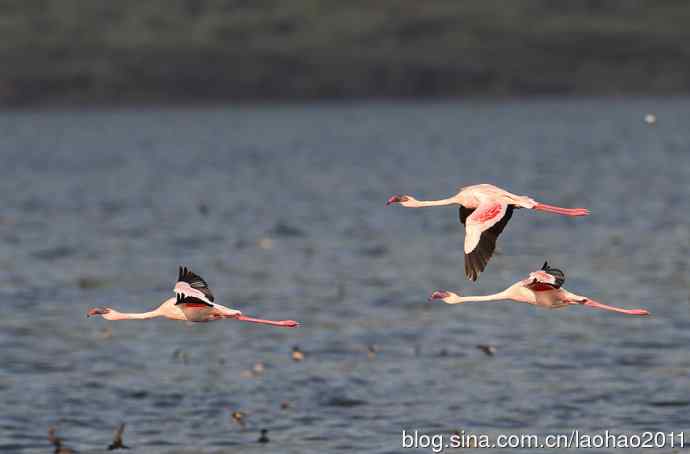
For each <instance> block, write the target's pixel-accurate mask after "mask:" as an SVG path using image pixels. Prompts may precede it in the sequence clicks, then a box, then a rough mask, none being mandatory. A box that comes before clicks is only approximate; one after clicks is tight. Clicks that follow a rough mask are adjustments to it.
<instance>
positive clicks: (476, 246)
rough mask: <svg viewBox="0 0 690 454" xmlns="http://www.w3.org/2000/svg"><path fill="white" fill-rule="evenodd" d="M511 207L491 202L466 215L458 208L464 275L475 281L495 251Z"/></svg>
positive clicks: (510, 214)
mask: <svg viewBox="0 0 690 454" xmlns="http://www.w3.org/2000/svg"><path fill="white" fill-rule="evenodd" d="M513 209H514V208H513V206H512V205H507V204H505V203H502V202H499V201H495V200H491V201H484V202H482V203H480V204H479V207H477V208H476V209H475V210H474V211H472V212H471V213H470V214H468V210H467V209H466V208H464V207H461V208H460V221H461V222H462V221H463V219H464V224H465V275H466V276H467V278H468V279H469V280H471V281H476V280H477V277H479V274H480V273H481V272H482V271H484V269H485V268H486V265H487V263H489V259H490V258H491V256H492V255H493V253H494V250H495V249H496V239H497V238H498V236H499V235H500V234H501V232H503V229H504V228H505V226H506V224H507V223H508V221H509V220H510V218H511V216H512V215H513Z"/></svg>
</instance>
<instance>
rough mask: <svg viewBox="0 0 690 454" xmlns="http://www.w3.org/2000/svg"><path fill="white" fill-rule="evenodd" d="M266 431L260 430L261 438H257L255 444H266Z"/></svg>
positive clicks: (267, 440)
mask: <svg viewBox="0 0 690 454" xmlns="http://www.w3.org/2000/svg"><path fill="white" fill-rule="evenodd" d="M269 441H271V440H269V439H268V430H267V429H261V436H260V437H259V439H258V440H256V442H257V443H268V442H269Z"/></svg>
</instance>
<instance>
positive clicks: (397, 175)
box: [0, 99, 690, 454]
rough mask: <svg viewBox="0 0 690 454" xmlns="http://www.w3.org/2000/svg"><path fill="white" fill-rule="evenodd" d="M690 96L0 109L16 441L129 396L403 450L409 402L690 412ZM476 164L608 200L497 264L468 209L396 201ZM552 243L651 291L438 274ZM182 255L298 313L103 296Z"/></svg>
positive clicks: (504, 182) (512, 275) (562, 261)
mask: <svg viewBox="0 0 690 454" xmlns="http://www.w3.org/2000/svg"><path fill="white" fill-rule="evenodd" d="M647 112H653V113H655V114H656V115H657V119H658V121H657V123H656V124H655V125H653V126H652V125H647V124H645V123H644V121H643V117H644V115H645V114H646V113H647ZM688 118H690V101H689V100H687V99H682V100H678V99H642V100H625V99H602V100H584V101H570V100H565V99H562V100H558V99H556V100H550V101H539V102H526V101H507V102H479V101H472V102H458V103H445V104H405V103H402V104H354V105H307V106H270V105H266V106H260V107H241V106H238V107H229V108H226V109H208V110H204V109H194V110H160V111H159V110H117V111H112V112H107V111H89V112H62V111H51V112H35V113H34V112H16V113H3V114H0V155H1V156H2V166H0V189H1V190H2V200H3V203H2V207H1V208H0V294H1V296H2V301H3V302H2V317H0V345H1V346H2V348H1V349H0V359H1V366H0V408H1V409H2V410H1V411H0V452H3V453H15V452H16V453H19V452H26V453H34V452H35V453H48V452H52V448H51V447H50V445H49V444H48V442H47V436H46V432H47V428H48V427H49V426H51V425H55V426H57V427H58V431H59V434H60V436H61V437H63V438H64V439H65V444H66V445H67V446H70V447H72V448H76V449H78V450H79V451H80V452H82V453H83V452H102V451H104V450H105V447H106V446H107V444H108V443H110V439H111V435H112V431H113V430H114V428H115V427H116V426H117V424H118V423H119V422H121V421H124V422H126V423H127V424H128V426H127V432H126V434H125V442H126V444H129V445H130V446H132V447H134V448H136V452H142V453H154V454H156V453H193V452H194V453H196V452H201V453H239V452H242V453H250V452H280V453H288V452H292V453H324V452H337V451H354V452H374V453H393V452H400V451H401V448H400V435H401V431H402V430H403V429H406V430H415V429H417V430H420V431H423V432H424V433H428V434H436V433H446V434H450V433H451V432H452V431H455V430H460V429H464V430H465V431H472V432H476V433H486V434H494V435H495V434H498V433H523V432H529V433H536V434H548V433H561V432H565V431H569V430H570V429H573V428H577V429H580V430H581V431H584V432H590V433H591V432H595V431H600V430H604V429H610V430H612V431H617V432H642V431H645V430H655V431H656V430H663V431H672V430H676V431H678V430H683V429H684V430H686V431H688V432H689V435H690V395H689V391H690V371H689V368H690V353H689V352H688V343H689V342H690V317H689V311H688V309H689V307H688V304H689V301H688V299H689V294H690V268H689V266H688V256H689V253H690V222H689V218H688V213H689V212H690V128H689V127H688ZM478 182H490V183H495V184H498V185H500V186H502V187H505V188H506V189H509V190H511V191H513V192H517V193H523V194H529V195H531V196H533V197H534V198H536V199H538V200H543V201H544V202H547V203H553V204H557V205H562V206H585V207H588V208H590V209H591V210H592V213H593V214H592V216H590V217H587V218H578V219H571V218H564V217H559V216H555V215H550V214H547V213H535V212H528V211H526V210H521V211H519V212H516V213H515V215H514V216H513V218H512V220H511V222H510V225H509V227H508V228H507V229H506V231H505V232H504V234H503V236H502V237H501V239H500V241H499V255H496V256H495V257H494V259H493V260H492V261H491V262H490V264H489V266H488V268H487V271H486V272H485V273H484V274H482V275H481V277H480V280H479V282H478V283H476V284H473V283H470V282H468V281H465V280H464V277H463V261H462V241H463V233H462V232H461V229H460V225H459V223H458V221H457V211H456V210H455V209H452V208H430V209H426V210H408V209H403V208H400V207H385V206H384V203H385V201H386V199H387V197H388V196H390V195H391V194H394V193H409V194H413V195H415V196H417V197H418V198H442V197H446V196H448V195H450V194H452V193H453V192H454V190H455V189H456V188H457V187H458V186H460V185H467V184H473V183H478ZM545 259H549V260H550V261H551V262H552V264H553V265H554V266H557V267H559V268H563V269H564V270H565V271H566V274H567V278H568V280H567V282H566V287H568V288H569V289H570V290H572V291H575V292H577V293H581V294H585V295H589V296H591V297H593V298H596V299H598V300H599V301H602V302H605V303H609V304H616V305H621V306H626V307H644V308H647V309H649V310H650V311H651V312H652V314H653V316H652V317H649V318H635V317H626V316H623V315H620V314H613V313H606V312H600V311H595V310H591V309H587V308H582V307H575V308H571V309H568V310H560V311H548V310H540V309H536V308H533V307H530V306H524V305H521V304H516V303H508V302H506V303H475V304H467V305H462V306H447V305H443V304H441V303H438V302H436V303H427V302H426V298H427V296H428V294H429V293H430V292H431V291H432V290H435V289H440V288H442V289H449V290H454V291H458V292H461V293H463V294H482V293H494V292H496V291H499V290H502V289H503V288H504V287H506V286H508V285H509V284H511V283H513V282H514V281H516V280H518V279H521V278H523V277H524V276H525V275H526V273H528V272H529V271H532V270H534V269H536V268H538V267H539V266H541V264H542V262H543V261H544V260H545ZM180 264H186V265H188V266H190V267H192V269H193V270H194V271H196V272H198V273H199V274H201V275H202V276H203V277H204V278H206V280H207V281H208V282H209V284H210V285H211V288H212V289H213V290H214V293H215V294H216V297H217V299H218V302H220V303H221V304H227V305H229V306H232V307H236V308H238V309H241V310H243V311H244V312H245V313H247V314H249V315H256V316H264V317H271V318H294V319H297V320H300V321H301V322H302V324H303V325H302V327H301V328H299V329H298V330H284V329H275V328H270V327H264V326H257V325H249V324H242V323H240V322H234V321H224V322H214V323H208V324H194V325H187V324H184V323H178V322H173V321H168V320H150V321H130V322H108V321H105V320H102V319H87V318H86V317H85V316H84V314H85V312H86V310H87V308H89V307H91V306H112V307H116V308H119V309H122V310H125V311H133V312H135V311H146V310H149V309H150V308H152V307H155V306H156V305H157V304H158V303H159V302H160V301H162V300H163V299H164V298H168V297H169V296H171V295H172V294H171V288H172V284H173V283H174V281H175V278H176V277H177V266H178V265H180ZM476 344H495V345H496V346H497V352H496V355H495V356H494V357H487V356H485V355H484V354H483V353H482V352H481V351H479V350H478V349H476V348H475V345H476ZM294 345H299V347H300V348H301V349H302V350H303V351H304V352H305V355H306V359H305V360H304V361H303V362H299V363H297V362H293V361H292V360H291V358H290V352H291V350H292V347H293V346H294ZM370 346H375V349H376V353H375V354H373V355H372V354H368V348H369V347H370ZM259 362H261V363H262V364H263V366H264V370H263V372H260V373H256V372H252V369H253V368H254V367H255V365H256V363H259ZM283 401H286V402H289V408H287V409H283V408H281V403H282V402H283ZM233 410H241V411H243V412H245V413H246V414H247V417H246V427H245V428H244V429H242V428H241V427H239V426H238V425H237V424H235V423H233V422H232V421H231V420H230V417H229V415H230V413H231V412H232V411H233ZM262 428H267V429H268V430H269V437H270V439H271V443H269V444H267V445H259V444H257V443H256V439H257V437H258V433H259V430H260V429H262ZM614 451H615V450H602V451H600V452H614ZM623 451H624V450H620V452H623ZM130 452H131V451H130ZM421 452H424V451H421ZM426 452H429V451H428V450H427V451H426ZM484 452H490V451H484ZM503 452H506V451H503ZM573 452H575V451H573ZM628 452H629V451H628ZM658 452H671V450H670V449H666V450H659V451H658Z"/></svg>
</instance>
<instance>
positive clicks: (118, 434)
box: [108, 423, 129, 451]
mask: <svg viewBox="0 0 690 454" xmlns="http://www.w3.org/2000/svg"><path fill="white" fill-rule="evenodd" d="M124 433H125V423H122V424H120V425H119V426H118V427H117V430H116V431H115V435H114V436H113V442H112V443H111V444H110V445H109V446H108V451H112V450H114V449H129V446H125V444H124V442H123V441H122V434H124Z"/></svg>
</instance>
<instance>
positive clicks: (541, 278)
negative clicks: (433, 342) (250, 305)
mask: <svg viewBox="0 0 690 454" xmlns="http://www.w3.org/2000/svg"><path fill="white" fill-rule="evenodd" d="M564 282H565V274H564V273H563V271H561V270H559V269H557V268H551V267H550V266H549V264H548V262H544V265H543V266H542V267H541V269H540V270H539V271H535V272H533V273H530V274H529V276H528V277H527V279H523V280H521V281H518V282H516V283H515V284H513V285H511V286H510V287H508V288H507V289H505V290H503V291H502V292H499V293H495V294H493V295H486V296H460V295H458V294H456V293H453V292H448V291H445V290H440V291H436V292H433V293H432V294H431V296H430V297H429V301H431V300H441V301H443V302H444V303H447V304H462V303H467V302H471V301H499V300H512V301H517V302H519V303H527V304H533V305H535V306H538V307H543V308H546V309H561V308H564V307H569V306H571V305H582V306H587V307H593V308H597V309H603V310H607V311H612V312H619V313H621V314H628V315H649V312H648V311H646V310H644V309H622V308H619V307H614V306H608V305H606V304H601V303H599V302H597V301H594V300H592V299H590V298H587V297H585V296H580V295H576V294H574V293H571V292H569V291H567V290H566V289H564V288H562V285H563V283H564Z"/></svg>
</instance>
